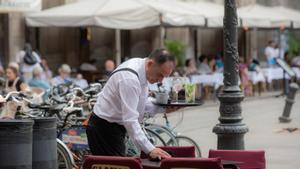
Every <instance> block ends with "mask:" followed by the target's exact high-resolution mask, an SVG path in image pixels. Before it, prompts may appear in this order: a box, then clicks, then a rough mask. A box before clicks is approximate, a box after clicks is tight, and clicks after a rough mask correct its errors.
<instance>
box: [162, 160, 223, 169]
mask: <svg viewBox="0 0 300 169" xmlns="http://www.w3.org/2000/svg"><path fill="white" fill-rule="evenodd" d="M173 168H180V169H223V166H222V163H221V159H220V158H166V159H163V160H162V161H161V166H160V169H173Z"/></svg>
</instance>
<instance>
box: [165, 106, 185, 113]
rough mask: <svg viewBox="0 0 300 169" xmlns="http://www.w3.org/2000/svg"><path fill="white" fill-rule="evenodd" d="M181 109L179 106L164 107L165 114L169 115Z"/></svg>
mask: <svg viewBox="0 0 300 169" xmlns="http://www.w3.org/2000/svg"><path fill="white" fill-rule="evenodd" d="M181 108H183V107H179V106H167V107H166V113H171V112H174V111H177V110H179V109H181Z"/></svg>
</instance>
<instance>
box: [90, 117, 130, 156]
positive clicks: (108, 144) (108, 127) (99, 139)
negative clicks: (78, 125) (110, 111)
mask: <svg viewBox="0 0 300 169" xmlns="http://www.w3.org/2000/svg"><path fill="white" fill-rule="evenodd" d="M86 134H87V138H88V144H89V147H90V150H91V152H92V154H93V155H103V156H125V135H126V129H125V128H124V126H122V125H119V124H117V123H110V122H108V121H106V120H104V119H102V118H100V117H98V116H96V115H95V114H94V113H93V114H92V115H91V117H90V119H89V124H88V126H87V129H86Z"/></svg>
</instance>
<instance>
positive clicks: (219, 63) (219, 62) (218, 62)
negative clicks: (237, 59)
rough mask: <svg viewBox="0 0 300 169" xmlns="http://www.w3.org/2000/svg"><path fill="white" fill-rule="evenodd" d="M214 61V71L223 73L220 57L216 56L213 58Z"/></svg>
mask: <svg viewBox="0 0 300 169" xmlns="http://www.w3.org/2000/svg"><path fill="white" fill-rule="evenodd" d="M215 61H216V71H217V72H223V70H224V63H223V60H222V58H221V55H217V56H216V57H215Z"/></svg>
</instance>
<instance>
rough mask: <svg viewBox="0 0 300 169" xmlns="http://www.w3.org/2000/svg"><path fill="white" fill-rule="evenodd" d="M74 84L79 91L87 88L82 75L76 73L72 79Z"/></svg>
mask: <svg viewBox="0 0 300 169" xmlns="http://www.w3.org/2000/svg"><path fill="white" fill-rule="evenodd" d="M74 84H75V85H76V86H78V87H80V88H81V89H84V88H87V87H88V86H89V84H88V82H87V81H86V80H85V79H84V78H83V77H82V74H80V73H78V74H77V75H76V78H75V79H74Z"/></svg>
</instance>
